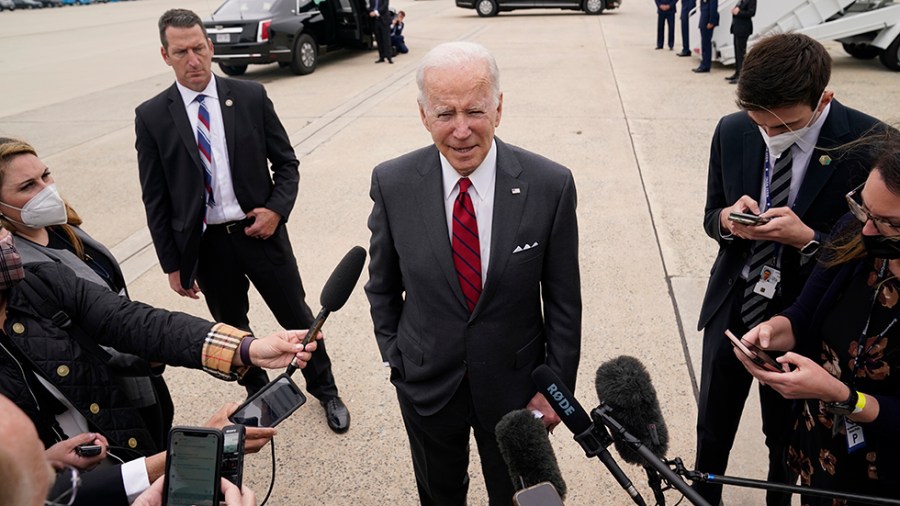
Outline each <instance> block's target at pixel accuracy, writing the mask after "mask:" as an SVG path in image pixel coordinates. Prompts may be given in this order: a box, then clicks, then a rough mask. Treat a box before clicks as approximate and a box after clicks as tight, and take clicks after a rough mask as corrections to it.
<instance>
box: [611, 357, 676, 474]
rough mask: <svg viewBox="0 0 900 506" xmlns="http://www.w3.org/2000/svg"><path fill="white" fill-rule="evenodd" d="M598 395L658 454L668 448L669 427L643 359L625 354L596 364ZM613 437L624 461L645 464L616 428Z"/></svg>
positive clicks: (618, 418) (662, 455) (625, 424)
mask: <svg viewBox="0 0 900 506" xmlns="http://www.w3.org/2000/svg"><path fill="white" fill-rule="evenodd" d="M596 387H597V398H598V399H600V402H601V403H604V404H606V405H608V406H609V407H610V408H612V413H613V414H614V415H615V417H616V420H618V422H619V423H621V424H622V426H623V427H625V428H626V429H627V430H628V432H629V433H631V434H632V435H633V436H635V437H636V438H638V439H639V440H640V441H641V442H642V443H644V446H646V447H647V448H649V449H650V451H651V452H653V454H654V455H656V456H657V457H665V455H666V452H667V451H668V450H669V429H668V428H667V427H666V422H665V420H663V416H662V410H660V408H659V399H658V398H657V396H656V389H655V388H653V384H652V383H651V382H650V374H649V373H648V372H647V369H646V368H645V367H644V364H642V363H641V361H640V360H638V359H636V358H634V357H629V356H626V355H622V356H620V357H617V358H614V359H612V360H610V361H608V362H606V363H604V364H602V365H601V366H600V367H598V368H597V379H596ZM612 437H613V441H615V444H616V450H617V451H618V452H619V455H621V456H622V458H623V459H625V462H630V463H632V464H640V465H643V464H644V459H643V458H642V457H641V456H640V455H638V454H637V452H635V451H634V450H633V449H632V448H631V447H630V446H629V445H628V444H627V443H626V442H625V441H623V440H622V438H621V437H620V436H619V435H618V434H616V433H615V432H613V434H612Z"/></svg>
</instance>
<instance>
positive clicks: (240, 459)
mask: <svg viewBox="0 0 900 506" xmlns="http://www.w3.org/2000/svg"><path fill="white" fill-rule="evenodd" d="M243 476H244V426H243V425H229V426H228V427H225V428H224V429H222V478H225V479H226V480H228V481H230V482H231V483H234V484H235V485H237V487H238V488H241V482H242V481H243Z"/></svg>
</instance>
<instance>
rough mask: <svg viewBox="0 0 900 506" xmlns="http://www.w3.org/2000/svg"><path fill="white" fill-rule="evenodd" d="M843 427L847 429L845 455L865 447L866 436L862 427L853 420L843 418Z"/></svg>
mask: <svg viewBox="0 0 900 506" xmlns="http://www.w3.org/2000/svg"><path fill="white" fill-rule="evenodd" d="M844 427H846V429H847V453H853V452H855V451H856V450H859V449H860V448H865V446H866V436H865V435H864V434H863V429H862V427H860V426H859V424H857V423H856V422H854V421H853V420H851V419H849V418H847V417H846V416H845V417H844Z"/></svg>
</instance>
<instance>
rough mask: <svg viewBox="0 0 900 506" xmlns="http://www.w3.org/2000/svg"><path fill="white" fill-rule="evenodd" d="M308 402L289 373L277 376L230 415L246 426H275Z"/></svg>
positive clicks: (232, 421)
mask: <svg viewBox="0 0 900 506" xmlns="http://www.w3.org/2000/svg"><path fill="white" fill-rule="evenodd" d="M305 402H306V396H305V395H303V392H301V391H300V388H299V387H298V386H297V384H296V383H294V382H293V380H291V377H290V376H288V375H287V374H284V373H282V374H280V375H278V377H277V378H275V379H273V380H272V381H270V382H269V384H268V385H266V386H264V387H263V388H262V390H260V391H259V392H256V394H254V395H253V397H250V398H249V399H247V400H246V401H245V402H244V403H243V404H241V405H240V406H238V408H237V409H236V410H235V412H234V413H232V414H231V416H229V417H228V419H229V420H231V423H236V424H239V425H244V426H246V427H274V426H276V425H278V424H279V423H281V421H282V420H284V419H285V418H287V417H288V416H290V414H291V413H293V412H294V411H296V410H297V408H299V407H300V406H302V405H303V404H304V403H305Z"/></svg>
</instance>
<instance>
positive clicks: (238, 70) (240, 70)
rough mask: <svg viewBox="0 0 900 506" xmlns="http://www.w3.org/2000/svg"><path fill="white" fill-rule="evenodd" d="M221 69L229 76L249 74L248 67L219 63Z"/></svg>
mask: <svg viewBox="0 0 900 506" xmlns="http://www.w3.org/2000/svg"><path fill="white" fill-rule="evenodd" d="M219 68H220V69H222V72H224V73H225V75H227V76H242V75H244V73H245V72H247V66H246V65H229V64H227V63H219Z"/></svg>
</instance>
